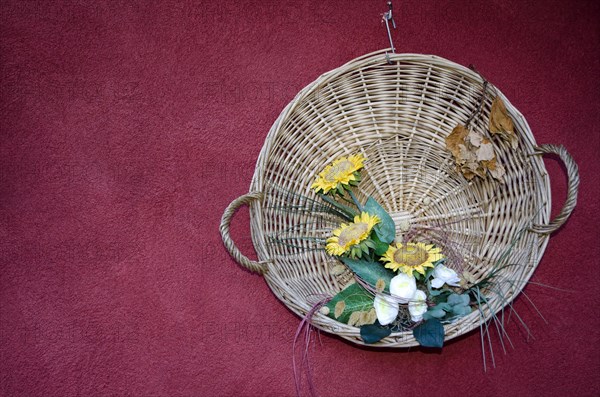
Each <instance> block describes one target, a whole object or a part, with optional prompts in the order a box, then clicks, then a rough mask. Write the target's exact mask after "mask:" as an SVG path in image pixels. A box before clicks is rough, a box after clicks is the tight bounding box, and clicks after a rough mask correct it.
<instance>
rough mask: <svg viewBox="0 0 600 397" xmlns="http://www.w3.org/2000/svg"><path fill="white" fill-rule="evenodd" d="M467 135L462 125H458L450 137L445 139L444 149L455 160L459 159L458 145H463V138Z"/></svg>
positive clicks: (467, 131) (467, 132)
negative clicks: (449, 152) (448, 151)
mask: <svg viewBox="0 0 600 397" xmlns="http://www.w3.org/2000/svg"><path fill="white" fill-rule="evenodd" d="M468 134H469V130H467V129H466V128H465V126H464V125H462V124H458V125H457V126H456V127H454V129H453V130H452V132H451V133H450V135H448V136H447V137H446V147H447V148H448V150H450V151H451V152H452V154H453V155H454V158H455V159H458V158H459V157H460V148H459V146H460V145H464V144H465V138H466V136H467V135H468Z"/></svg>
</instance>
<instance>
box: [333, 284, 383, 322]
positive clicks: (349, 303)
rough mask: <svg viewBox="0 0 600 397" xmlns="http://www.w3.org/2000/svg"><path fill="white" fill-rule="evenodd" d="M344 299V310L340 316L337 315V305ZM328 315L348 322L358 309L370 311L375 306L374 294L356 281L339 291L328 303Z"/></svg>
mask: <svg viewBox="0 0 600 397" xmlns="http://www.w3.org/2000/svg"><path fill="white" fill-rule="evenodd" d="M340 301H344V304H345V305H344V311H343V312H342V313H341V315H340V316H339V317H337V318H336V317H335V306H336V305H337V304H338V302H340ZM327 308H328V309H329V314H328V316H329V317H331V318H332V319H334V320H337V321H339V322H342V323H346V324H347V323H348V320H349V319H350V315H351V314H352V313H354V312H357V311H368V310H371V309H372V308H373V296H372V295H371V294H370V293H369V292H367V291H366V290H365V289H364V288H363V287H362V286H360V284H358V283H354V284H351V285H349V286H348V287H346V288H345V289H343V290H342V291H340V292H338V294H337V295H335V296H334V297H333V298H332V299H331V300H330V301H329V302H328V303H327Z"/></svg>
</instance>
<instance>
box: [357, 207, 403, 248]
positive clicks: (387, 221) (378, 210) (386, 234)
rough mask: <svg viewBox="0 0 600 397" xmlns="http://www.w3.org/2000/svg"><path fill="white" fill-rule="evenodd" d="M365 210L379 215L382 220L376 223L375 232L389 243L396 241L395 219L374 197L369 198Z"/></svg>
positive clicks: (384, 241)
mask: <svg viewBox="0 0 600 397" xmlns="http://www.w3.org/2000/svg"><path fill="white" fill-rule="evenodd" d="M363 210H364V211H365V212H368V213H369V214H371V215H377V217H378V218H379V219H380V220H381V222H380V223H378V224H377V225H375V233H376V234H377V236H378V237H379V239H380V240H381V242H382V243H387V244H389V243H391V242H392V241H394V238H395V237H396V225H395V224H394V220H393V219H392V217H391V216H390V214H388V213H387V211H386V210H384V209H383V207H382V206H381V205H379V203H378V202H377V201H375V199H374V198H373V197H369V198H368V199H367V202H366V203H365V205H364V207H363Z"/></svg>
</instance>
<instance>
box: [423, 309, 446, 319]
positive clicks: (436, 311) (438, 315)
mask: <svg viewBox="0 0 600 397" xmlns="http://www.w3.org/2000/svg"><path fill="white" fill-rule="evenodd" d="M427 314H429V315H430V316H431V317H434V318H442V317H444V316H445V315H446V312H445V311H444V310H442V309H439V308H437V307H434V308H433V309H429V310H428V311H427Z"/></svg>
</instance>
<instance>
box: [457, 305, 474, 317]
mask: <svg viewBox="0 0 600 397" xmlns="http://www.w3.org/2000/svg"><path fill="white" fill-rule="evenodd" d="M452 312H453V313H454V314H456V315H457V316H466V315H467V314H471V307H470V306H463V305H457V306H454V307H453V308H452Z"/></svg>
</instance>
